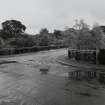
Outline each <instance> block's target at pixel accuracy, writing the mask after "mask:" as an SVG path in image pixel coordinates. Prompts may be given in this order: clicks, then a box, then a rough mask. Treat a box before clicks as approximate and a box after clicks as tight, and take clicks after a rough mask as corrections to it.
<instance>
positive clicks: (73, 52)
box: [68, 49, 99, 63]
mask: <svg viewBox="0 0 105 105" xmlns="http://www.w3.org/2000/svg"><path fill="white" fill-rule="evenodd" d="M98 53H99V51H98V50H77V49H68V56H69V58H75V60H77V61H78V60H82V61H89V62H93V63H97V62H98V60H97V55H98Z"/></svg>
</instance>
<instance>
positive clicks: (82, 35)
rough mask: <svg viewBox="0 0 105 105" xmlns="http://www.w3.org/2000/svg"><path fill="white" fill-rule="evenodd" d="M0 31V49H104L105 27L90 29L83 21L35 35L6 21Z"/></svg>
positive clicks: (14, 21)
mask: <svg viewBox="0 0 105 105" xmlns="http://www.w3.org/2000/svg"><path fill="white" fill-rule="evenodd" d="M1 25H2V28H1V30H0V48H1V49H2V48H22V47H33V46H57V45H62V46H66V47H71V48H72V49H103V48H105V26H101V25H98V24H94V26H93V27H92V28H90V26H89V25H88V24H87V23H85V22H84V20H82V19H81V20H76V21H75V24H74V25H73V27H70V28H66V29H65V30H64V31H62V30H54V32H52V33H50V32H49V30H48V29H47V28H43V29H41V30H40V32H39V33H38V34H36V35H29V34H26V33H25V30H26V26H25V25H24V24H22V22H20V21H18V20H6V21H4V22H3V23H2V24H1Z"/></svg>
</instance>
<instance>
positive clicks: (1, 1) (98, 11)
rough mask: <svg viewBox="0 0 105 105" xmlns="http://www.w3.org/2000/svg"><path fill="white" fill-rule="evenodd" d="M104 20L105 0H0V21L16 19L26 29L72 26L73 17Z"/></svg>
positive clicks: (91, 20)
mask: <svg viewBox="0 0 105 105" xmlns="http://www.w3.org/2000/svg"><path fill="white" fill-rule="evenodd" d="M80 18H82V19H84V20H85V21H86V22H87V23H88V24H92V23H93V22H98V23H100V24H105V0H0V23H2V22H3V21H5V20H7V19H18V20H20V21H21V22H22V23H23V24H25V25H26V27H27V30H26V31H27V32H28V33H32V34H33V33H37V32H39V31H40V29H41V28H45V27H46V28H48V29H49V30H50V31H52V30H53V29H64V28H65V26H68V27H72V25H73V24H74V21H75V19H80Z"/></svg>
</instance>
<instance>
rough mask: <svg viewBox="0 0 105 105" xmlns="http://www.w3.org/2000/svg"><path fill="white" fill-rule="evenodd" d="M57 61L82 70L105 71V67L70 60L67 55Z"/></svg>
mask: <svg viewBox="0 0 105 105" xmlns="http://www.w3.org/2000/svg"><path fill="white" fill-rule="evenodd" d="M56 61H57V62H59V63H61V64H63V65H67V66H72V67H77V68H82V69H83V68H84V69H94V70H102V71H103V70H105V65H100V64H93V63H89V62H84V61H76V60H74V59H70V58H69V57H68V56H67V55H66V54H65V55H62V56H59V57H57V59H56Z"/></svg>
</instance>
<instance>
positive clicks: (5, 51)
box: [0, 45, 67, 55]
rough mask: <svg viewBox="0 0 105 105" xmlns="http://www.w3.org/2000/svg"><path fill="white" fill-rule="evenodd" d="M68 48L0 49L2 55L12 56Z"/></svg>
mask: <svg viewBox="0 0 105 105" xmlns="http://www.w3.org/2000/svg"><path fill="white" fill-rule="evenodd" d="M59 48H67V46H63V45H62V46H53V45H51V46H34V47H23V48H2V49H0V55H12V54H22V53H29V52H37V51H43V50H50V49H59Z"/></svg>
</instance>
